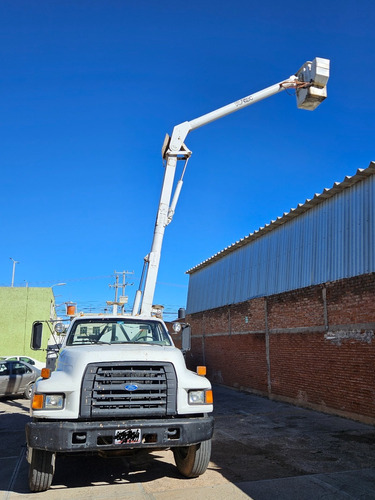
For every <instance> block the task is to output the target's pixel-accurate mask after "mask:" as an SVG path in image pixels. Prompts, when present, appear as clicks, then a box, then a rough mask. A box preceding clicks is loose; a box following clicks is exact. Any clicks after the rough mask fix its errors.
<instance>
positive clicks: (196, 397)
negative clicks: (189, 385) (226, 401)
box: [189, 389, 213, 405]
mask: <svg viewBox="0 0 375 500" xmlns="http://www.w3.org/2000/svg"><path fill="white" fill-rule="evenodd" d="M212 403H213V397H212V390H211V389H210V390H203V389H201V390H199V391H189V405H204V404H212Z"/></svg>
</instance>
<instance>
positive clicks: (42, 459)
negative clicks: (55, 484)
mask: <svg viewBox="0 0 375 500" xmlns="http://www.w3.org/2000/svg"><path fill="white" fill-rule="evenodd" d="M30 451H31V453H32V457H31V462H30V467H29V488H30V491H46V490H48V488H49V487H50V486H51V483H52V479H53V475H54V473H55V460H56V453H52V452H51V451H45V450H35V449H33V450H30Z"/></svg>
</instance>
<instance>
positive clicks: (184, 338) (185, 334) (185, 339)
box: [181, 325, 191, 353]
mask: <svg viewBox="0 0 375 500" xmlns="http://www.w3.org/2000/svg"><path fill="white" fill-rule="evenodd" d="M181 343H182V352H184V353H185V352H187V351H190V349H191V326H190V325H185V326H184V327H183V329H182V334H181Z"/></svg>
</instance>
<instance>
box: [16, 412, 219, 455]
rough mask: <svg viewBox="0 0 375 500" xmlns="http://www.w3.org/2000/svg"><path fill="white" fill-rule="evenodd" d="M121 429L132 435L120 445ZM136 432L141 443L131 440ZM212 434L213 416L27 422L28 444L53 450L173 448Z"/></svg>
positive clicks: (193, 442) (202, 439) (198, 440)
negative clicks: (119, 435) (119, 433)
mask: <svg viewBox="0 0 375 500" xmlns="http://www.w3.org/2000/svg"><path fill="white" fill-rule="evenodd" d="M116 431H117V433H116ZM119 431H120V432H121V433H122V435H124V434H125V435H126V436H129V439H127V442H121V443H119V444H117V442H118V439H116V436H117V434H118V432H119ZM122 431H124V432H122ZM134 434H136V435H137V436H136V440H137V441H139V442H134V439H132V438H134ZM212 434H213V417H212V416H203V417H191V418H188V417H183V418H173V419H157V420H137V419H135V420H121V421H119V420H110V421H94V422H81V421H78V422H77V421H74V422H72V421H69V420H64V421H48V420H35V421H33V422H29V423H27V424H26V440H27V444H28V446H29V447H30V448H36V449H40V450H47V451H52V452H74V451H77V452H82V451H105V450H121V449H137V448H151V449H152V448H170V447H174V446H187V445H191V444H197V443H200V442H202V441H207V440H208V439H211V437H212ZM117 437H118V436H117Z"/></svg>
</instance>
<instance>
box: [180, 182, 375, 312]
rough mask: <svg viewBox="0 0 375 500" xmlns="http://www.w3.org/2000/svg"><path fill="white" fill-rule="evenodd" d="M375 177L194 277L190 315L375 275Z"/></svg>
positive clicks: (210, 265)
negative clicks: (308, 287) (295, 290)
mask: <svg viewBox="0 0 375 500" xmlns="http://www.w3.org/2000/svg"><path fill="white" fill-rule="evenodd" d="M374 212H375V175H371V176H370V177H368V178H366V179H364V180H363V181H361V182H358V183H356V184H354V185H353V186H351V187H349V188H347V189H344V190H343V191H342V192H340V193H338V194H336V195H335V196H333V197H332V198H329V199H327V200H325V201H324V202H322V203H321V204H320V205H318V206H315V207H313V208H311V209H310V210H308V211H307V212H305V213H303V214H302V215H300V216H298V217H295V218H294V219H292V220H290V221H289V222H287V223H285V224H283V225H281V226H278V227H276V228H275V229H274V230H273V231H270V232H268V233H266V234H265V235H264V236H261V237H260V238H258V239H255V240H254V241H252V242H251V241H250V242H249V243H248V244H247V245H244V246H242V247H241V248H238V249H236V250H234V251H233V252H231V253H229V254H227V255H225V256H224V257H223V258H221V259H219V260H216V261H214V262H212V263H211V264H209V265H208V266H206V267H204V268H202V269H199V270H197V271H196V272H193V273H191V274H190V279H189V291H188V300H187V312H188V313H189V314H192V313H195V312H199V311H203V310H206V309H213V308H215V307H220V306H224V305H227V304H235V303H237V302H243V301H245V300H249V299H251V298H254V297H261V296H267V295H272V294H276V293H281V292H285V291H288V290H294V289H298V288H303V287H306V286H310V285H316V284H319V283H324V282H327V281H334V280H337V279H340V278H349V277H352V276H358V275H360V274H366V273H370V272H374V271H375V250H374V249H375V213H374Z"/></svg>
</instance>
